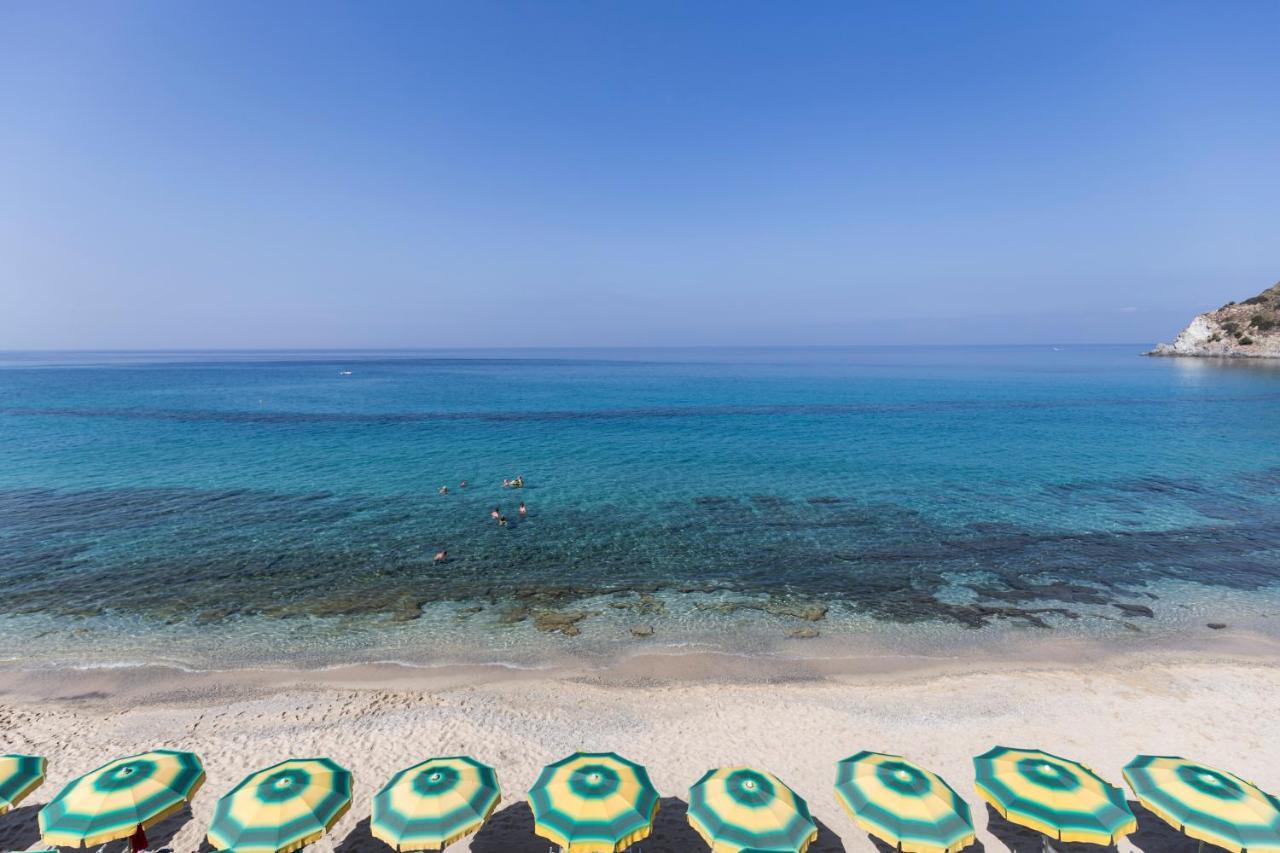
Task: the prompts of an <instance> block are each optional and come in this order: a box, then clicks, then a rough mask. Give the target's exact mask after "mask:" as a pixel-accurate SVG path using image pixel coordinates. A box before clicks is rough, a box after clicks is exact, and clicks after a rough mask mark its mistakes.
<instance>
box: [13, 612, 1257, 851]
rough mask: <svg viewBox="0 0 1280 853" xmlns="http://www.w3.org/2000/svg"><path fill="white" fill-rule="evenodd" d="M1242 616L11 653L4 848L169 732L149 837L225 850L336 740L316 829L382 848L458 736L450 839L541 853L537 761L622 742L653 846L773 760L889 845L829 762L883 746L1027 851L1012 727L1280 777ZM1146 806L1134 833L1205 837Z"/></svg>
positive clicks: (340, 842)
mask: <svg viewBox="0 0 1280 853" xmlns="http://www.w3.org/2000/svg"><path fill="white" fill-rule="evenodd" d="M1229 634H1230V632H1224V636H1221V637H1214V639H1213V642H1214V643H1216V644H1217V645H1216V646H1214V645H1212V644H1210V646H1209V647H1200V648H1195V649H1189V648H1182V649H1177V648H1148V649H1143V650H1140V651H1139V650H1130V651H1128V652H1126V653H1125V654H1123V655H1114V654H1112V655H1104V654H1103V653H1102V651H1101V650H1100V649H1098V648H1095V647H1091V646H1089V645H1086V644H1071V645H1068V646H1065V647H1059V648H1058V649H1057V652H1056V653H1055V654H1047V653H1041V654H1038V655H1034V656H1029V657H1027V658H1020V659H1017V660H1015V659H1000V660H995V659H992V658H991V657H990V656H989V655H988V656H984V657H981V658H974V659H969V660H966V659H964V658H962V657H961V658H955V659H951V660H946V661H940V660H931V661H927V662H921V661H909V660H903V661H896V662H895V661H887V660H881V661H879V663H878V664H876V665H870V664H868V663H867V662H866V661H860V662H858V663H857V664H856V665H849V664H848V662H840V661H831V660H827V661H812V662H808V663H804V662H798V661H777V660H774V661H765V662H762V661H758V660H751V659H746V658H730V657H720V656H715V655H698V656H687V657H669V656H647V657H637V658H633V659H631V660H629V661H626V662H624V663H620V664H618V665H616V666H614V667H611V668H609V669H607V670H586V669H578V670H575V669H574V668H572V667H566V668H562V669H557V670H554V671H515V670H507V669H503V668H498V667H489V668H481V669H477V668H442V669H437V670H431V669H408V668H402V667H353V668H347V669H340V670H328V671H322V672H286V671H262V670H257V671H242V672H232V673H203V674H197V673H183V672H177V671H173V670H158V669H155V670H151V669H146V670H108V671H103V670H96V671H74V672H70V671H60V672H48V671H45V672H22V671H16V670H10V671H6V672H3V673H0V715H2V716H0V720H2V722H3V732H2V734H0V739H2V740H3V743H0V747H2V751H6V752H7V751H22V752H34V753H39V754H43V755H45V756H47V757H48V759H49V778H48V780H47V782H46V783H45V786H44V787H43V788H42V789H40V790H39V791H37V792H36V793H35V794H34V795H33V796H32V798H31V799H30V800H29V801H28V804H26V805H24V806H23V807H22V808H20V809H18V810H17V811H15V812H13V813H11V814H9V815H6V816H4V817H0V850H24V849H28V848H31V847H35V846H38V843H39V840H38V838H37V837H36V833H35V825H36V820H35V815H36V812H37V810H38V808H39V806H40V805H41V804H42V803H44V802H45V801H46V800H47V799H48V798H50V797H52V796H53V794H54V793H56V791H57V790H58V789H59V788H60V787H61V786H62V785H63V784H64V783H66V782H67V781H68V780H69V779H71V778H72V777H74V776H76V775H78V774H80V773H83V772H85V771H87V770H90V769H92V768H94V767H96V766H97V765H99V764H101V763H103V762H105V761H107V760H109V759H111V758H113V757H116V756H120V755H126V754H129V753H133V752H138V751H142V750H145V749H150V748H153V747H169V748H178V749H189V750H194V751H196V752H198V753H199V754H200V755H201V757H202V758H203V759H204V762H205V768H206V770H207V772H208V783H207V785H206V787H205V789H204V790H203V791H202V792H201V793H200V794H199V795H198V796H197V797H196V800H195V803H194V808H193V810H192V812H190V813H184V814H182V815H179V816H178V817H177V818H173V819H170V820H169V821H168V822H166V823H165V824H164V825H162V826H161V827H158V828H157V829H156V830H155V831H153V832H152V833H151V836H152V841H153V843H155V842H159V843H160V844H165V845H169V846H172V847H173V849H174V850H175V851H178V853H187V852H188V851H195V850H199V849H201V848H202V847H203V848H204V849H208V848H207V845H205V844H204V842H203V829H204V826H205V824H206V823H207V821H208V820H209V818H210V815H211V813H212V810H213V805H214V801H215V800H216V799H217V797H218V796H220V795H221V794H223V793H224V792H225V791H226V790H228V789H229V788H230V787H231V786H232V785H234V784H235V783H236V782H237V781H239V780H240V778H241V777H242V776H244V775H245V774H246V773H248V772H249V771H251V770H253V769H256V768H258V767H261V766H265V765H267V764H270V763H273V762H275V761H277V760H280V759H282V758H284V757H286V756H291V755H297V756H309V755H327V756H330V757H332V758H334V759H336V760H337V761H339V762H340V763H342V764H344V765H346V766H347V767H349V768H350V769H351V770H352V771H354V773H355V778H356V797H355V803H354V805H353V807H352V809H351V812H350V813H349V814H348V815H347V816H346V817H345V818H343V820H342V821H341V822H340V823H339V824H338V825H337V826H336V827H335V828H334V830H333V832H331V833H330V834H329V836H328V837H326V838H325V839H324V840H322V841H321V842H319V843H317V844H316V845H314V847H313V848H312V849H316V850H324V851H328V850H333V849H336V850H341V851H352V852H353V853H354V851H375V850H377V851H379V853H386V850H387V848H386V847H384V846H383V845H381V844H380V843H379V842H376V841H373V840H372V839H371V838H370V836H369V830H368V815H369V801H370V797H371V796H372V794H373V793H374V791H375V790H376V789H377V788H378V787H379V786H380V785H381V784H382V783H383V782H384V781H385V780H386V779H387V778H388V777H389V776H390V775H391V774H392V773H393V772H394V771H396V770H398V769H399V768H401V767H404V766H406V765H408V764H411V763H414V762H416V761H418V760H420V759H422V758H425V757H428V756H431V755H439V754H454V753H468V754H471V755H474V756H475V757H477V758H479V759H481V760H482V761H486V762H488V763H490V764H492V765H494V766H495V767H496V768H497V769H498V775H499V780H500V781H501V783H502V786H503V790H504V792H505V799H504V802H503V804H502V805H501V806H500V807H499V811H498V813H497V814H496V815H495V817H494V819H493V820H492V821H490V824H489V826H488V827H486V829H485V830H484V831H482V832H481V833H480V835H478V836H477V837H475V838H473V839H471V840H470V841H468V842H461V843H459V844H457V845H455V846H454V847H453V848H450V850H456V851H467V850H470V851H474V853H535V851H536V853H546V851H547V849H548V845H547V843H546V842H544V841H541V840H539V839H537V838H536V837H535V836H533V835H532V832H531V826H532V822H531V819H530V817H529V812H528V809H527V807H526V806H525V804H524V801H523V800H524V792H525V790H527V788H528V787H529V785H530V784H531V783H532V782H533V781H534V779H535V777H536V775H537V773H538V770H539V769H540V768H541V767H542V765H544V764H546V763H547V762H550V761H553V760H555V759H558V758H560V757H562V756H564V755H566V754H567V753H569V752H572V751H574V750H578V749H584V750H616V751H618V752H621V753H622V754H623V755H626V756H627V757H629V758H631V759H633V760H635V761H638V762H641V763H643V764H645V765H646V766H647V767H648V768H649V772H650V774H651V776H652V778H653V781H654V783H655V785H657V787H658V789H659V790H660V791H662V792H663V794H664V795H665V798H664V800H663V811H662V813H661V815H660V818H659V822H658V826H657V829H656V831H655V833H654V835H653V837H652V838H651V839H650V840H649V841H646V842H644V843H642V844H641V845H639V847H638V848H637V849H639V850H642V851H644V853H668V851H681V853H684V851H689V853H699V851H705V850H706V847H705V845H703V844H702V843H701V842H700V841H699V840H698V839H697V837H696V836H695V835H694V834H693V833H692V832H691V831H690V830H689V829H688V827H687V826H686V825H685V823H684V821H683V817H682V808H683V799H684V798H685V797H687V791H688V787H689V785H690V784H691V783H693V782H694V781H695V780H697V778H698V777H699V775H701V773H702V772H703V771H705V770H706V769H707V768H710V767H714V766H719V765H725V764H741V763H749V764H754V765H757V766H759V767H762V768H765V769H768V770H771V771H773V772H774V773H776V774H777V775H778V776H780V777H781V778H782V779H783V780H784V781H786V782H787V783H788V784H790V785H791V786H792V787H793V788H795V789H796V791H798V792H799V793H800V794H801V795H803V796H804V797H806V798H807V799H808V800H809V803H810V806H811V808H812V810H813V813H814V816H815V817H816V818H817V819H818V821H819V822H820V824H821V826H822V834H821V836H820V837H819V841H818V843H817V845H815V847H813V848H812V849H813V850H814V851H815V853H832V851H849V853H853V851H872V850H877V849H880V850H884V849H887V848H882V847H877V846H875V845H874V844H873V843H872V842H871V840H870V839H868V837H867V835H866V834H865V833H863V832H861V831H859V830H858V829H857V828H856V827H855V826H854V825H853V823H852V822H851V821H850V820H849V819H848V818H847V817H846V816H845V815H844V813H843V812H842V810H841V808H840V807H839V806H838V805H837V803H836V800H835V798H834V796H833V794H832V789H831V784H832V780H833V778H834V766H833V765H834V762H835V761H836V760H837V759H839V758H842V757H844V756H846V755H849V754H850V753H853V752H855V751H857V750H859V749H864V748H867V749H875V750H880V751H886V752H898V753H902V754H904V755H906V756H908V757H910V758H912V759H914V760H916V761H919V762H921V763H922V764H924V765H926V766H928V767H930V768H932V769H934V770H936V771H937V772H939V773H941V774H942V775H943V776H944V777H945V778H947V779H949V780H950V781H951V783H952V785H953V786H955V787H956V788H957V790H959V791H960V792H961V793H962V794H963V795H964V796H966V797H967V798H968V799H969V801H970V803H971V805H972V806H973V810H974V816H975V820H976V822H977V824H978V826H979V838H980V840H981V844H982V846H983V848H985V849H986V850H988V851H1000V850H1006V849H1014V850H1022V851H1028V853H1029V852H1030V851H1032V850H1039V841H1038V839H1037V837H1036V836H1033V835H1031V834H1029V833H1026V832H1025V831H1020V830H1017V829H1016V828H1014V827H1011V826H1010V825H1008V824H1006V823H1004V822H1003V821H1001V820H1000V819H999V818H997V817H993V816H992V815H991V813H990V812H989V811H988V810H987V808H986V807H985V806H983V804H982V803H981V801H980V800H979V799H978V798H977V796H976V795H975V794H974V792H973V788H972V785H971V779H972V764H971V760H970V757H971V756H973V755H975V754H978V753H980V752H982V751H984V750H986V749H988V748H989V747H991V746H992V745H994V744H997V743H999V744H1006V745H1010V746H1035V747H1041V748H1044V749H1048V750H1051V751H1054V752H1057V753H1060V754H1062V755H1065V756H1069V757H1073V758H1076V759H1078V760H1080V761H1083V762H1085V763H1086V764H1088V765H1090V766H1092V767H1094V768H1095V769H1096V770H1098V771H1099V772H1101V773H1102V774H1103V775H1104V776H1105V777H1107V778H1109V779H1111V780H1112V781H1113V782H1116V783H1120V782H1121V781H1122V778H1121V775H1120V768H1121V766H1122V765H1124V764H1125V762H1127V761H1128V760H1129V759H1130V758H1131V757H1132V756H1133V755H1134V754H1135V753H1138V752H1150V753H1162V754H1182V755H1186V756H1188V757H1194V758H1196V759H1198V760H1201V761H1204V762H1207V763H1210V764H1216V765H1220V766H1222V767H1225V768H1227V769H1231V770H1234V771H1235V772H1237V773H1239V774H1241V775H1243V776H1245V777H1246V778H1252V779H1253V780H1254V781H1256V782H1257V783H1258V784H1260V785H1261V786H1263V787H1264V788H1266V789H1269V790H1272V791H1276V790H1280V738H1277V737H1276V732H1277V730H1278V729H1277V724H1276V722H1275V711H1276V707H1277V702H1278V700H1280V646H1278V645H1277V643H1276V642H1275V641H1274V640H1271V639H1268V638H1265V637H1261V636H1253V635H1236V636H1229ZM1140 818H1141V829H1140V831H1139V833H1138V834H1137V835H1136V836H1135V837H1134V838H1133V839H1132V841H1131V842H1130V841H1126V842H1124V843H1123V844H1122V845H1121V847H1120V849H1121V850H1134V849H1140V850H1144V851H1148V852H1149V853H1150V851H1162V853H1163V852H1164V851H1170V853H1177V851H1181V850H1186V851H1192V850H1194V849H1195V846H1194V845H1191V844H1184V843H1183V842H1182V841H1181V840H1179V839H1178V838H1177V836H1175V835H1173V834H1172V833H1170V832H1168V831H1166V830H1165V829H1164V828H1163V826H1162V825H1160V824H1159V822H1158V821H1156V820H1155V819H1154V818H1151V817H1150V816H1149V815H1145V814H1140ZM160 844H155V846H160ZM119 847H120V845H115V846H114V847H113V849H118V848H119ZM975 849H977V848H975ZM1087 849H1094V850H1096V849H1098V848H1087Z"/></svg>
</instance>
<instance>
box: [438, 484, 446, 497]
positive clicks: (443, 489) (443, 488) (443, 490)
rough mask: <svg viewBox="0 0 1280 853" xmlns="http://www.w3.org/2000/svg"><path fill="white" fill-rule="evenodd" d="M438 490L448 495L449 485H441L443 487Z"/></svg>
mask: <svg viewBox="0 0 1280 853" xmlns="http://www.w3.org/2000/svg"><path fill="white" fill-rule="evenodd" d="M438 491H439V492H440V494H442V495H447V494H449V487H448V486H441V487H440V488H439V490H438Z"/></svg>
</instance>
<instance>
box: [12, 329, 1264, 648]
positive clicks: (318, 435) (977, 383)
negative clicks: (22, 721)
mask: <svg viewBox="0 0 1280 853" xmlns="http://www.w3.org/2000/svg"><path fill="white" fill-rule="evenodd" d="M1142 349H1143V348H1142V347H1141V346H1122V347H1060V348H1055V347H1013V348H919V349H911V348H868V349H793V350H713V349H710V350H690V351H670V350H654V351H636V350H630V351H567V352H550V351H523V352H509V353H503V352H474V351H473V352H458V353H447V352H420V353H406V352H395V353H368V352H361V353H274V352H272V353H141V354H121V353H115V354H91V353H67V354H47V353H40V354H17V353H9V354H4V355H0V583H3V588H4V590H5V592H4V595H3V596H0V641H2V642H3V647H4V648H5V649H6V650H7V655H8V657H10V658H11V659H12V660H14V661H17V662H19V663H24V662H81V663H85V662H88V663H100V664H111V663H122V662H126V661H140V660H158V659H164V660H173V661H177V662H182V663H188V664H191V665H197V666H198V665H207V664H223V663H231V662H272V661H278V660H288V661H304V662H308V663H324V662H330V661H341V660H360V659H380V658H386V657H392V658H397V659H404V660H412V661H420V662H431V661H437V660H450V659H454V658H460V659H492V660H511V661H529V660H533V659H534V658H536V657H537V656H538V655H540V654H543V653H545V652H548V651H550V650H554V649H558V648H570V649H599V648H605V647H614V646H616V647H631V646H632V645H634V644H639V645H642V646H643V645H645V644H649V645H668V646H671V645H681V644H695V645H696V644H702V643H708V644H711V645H719V646H729V647H736V646H742V647H753V646H752V643H754V642H756V641H757V640H756V639H751V638H757V639H758V638H766V637H767V638H784V637H786V636H787V634H789V633H790V632H792V631H794V630H796V629H798V628H806V627H810V628H815V629H817V630H818V631H819V632H820V633H821V634H823V635H824V637H828V638H830V637H837V638H839V637H848V638H873V637H875V636H877V634H883V635H885V636H888V635H891V634H892V635H893V636H915V635H918V636H929V635H930V634H931V633H932V634H934V635H937V636H962V637H964V636H971V637H975V638H977V637H981V636H983V635H985V634H987V633H989V632H999V631H1010V630H1015V631H1023V632H1024V633H1027V632H1037V633H1040V632H1043V631H1046V630H1048V631H1059V632H1088V633H1095V634H1099V635H1108V633H1109V632H1110V633H1114V634H1115V635H1116V636H1123V635H1125V634H1143V635H1154V634H1160V633H1161V632H1164V633H1170V632H1172V633H1177V632H1189V631H1195V630H1201V631H1203V630H1206V629H1205V628H1204V623H1205V621H1207V620H1208V621H1212V620H1214V619H1220V620H1221V621H1226V622H1231V623H1233V624H1238V623H1240V622H1242V621H1247V622H1249V624H1251V625H1252V626H1253V627H1258V626H1262V627H1266V626H1268V625H1271V624H1277V625H1280V606H1278V605H1277V602H1278V601H1280V514H1278V512H1277V511H1278V510H1280V370H1278V369H1276V368H1275V367H1274V366H1269V365H1265V364H1259V363H1252V364H1246V363H1221V362H1209V361H1200V360H1188V359H1149V358H1142V357H1140V356H1139V353H1140V352H1141V350H1142ZM517 474H521V475H523V476H524V478H525V482H526V488H524V489H523V490H520V491H513V490H504V489H503V488H502V487H501V482H502V480H503V479H504V478H506V477H513V476H515V475H517ZM462 480H466V481H468V483H469V485H468V486H467V487H466V488H465V489H464V488H462V487H461V486H460V483H461V481H462ZM442 485H447V486H448V487H449V494H447V495H441V494H438V493H437V489H438V488H439V487H440V486H442ZM520 500H524V501H525V502H526V503H527V505H528V508H529V514H528V516H527V517H526V518H521V517H519V516H518V514H517V512H516V506H517V504H518V502H519V501H520ZM495 506H496V507H500V508H501V511H502V512H503V513H504V514H505V515H506V516H507V517H508V518H509V519H510V523H509V525H508V526H507V527H505V528H501V527H499V526H498V525H497V524H495V523H494V522H493V521H492V520H491V519H490V517H489V513H490V511H491V510H492V509H494V507H495ZM440 549H448V551H449V555H450V556H449V560H448V562H447V563H445V564H444V565H442V566H437V565H434V564H433V562H432V556H433V555H434V554H435V552H436V551H438V550H440ZM824 609H825V616H823V618H821V619H817V618H815V617H817V616H820V615H822V614H823V611H824ZM584 614H585V615H584ZM579 616H581V618H580V619H579V621H577V622H576V623H574V624H573V627H571V628H569V629H568V631H569V634H573V633H574V632H575V631H578V632H580V635H578V636H567V635H566V634H564V633H557V632H548V631H547V630H545V629H554V628H556V627H558V626H561V627H562V626H563V625H564V624H565V620H569V621H572V620H573V619H574V618H576V617H579ZM1273 617H1274V618H1273ZM1268 619H1273V621H1272V622H1268V621H1267V620H1268ZM557 620H560V621H559V622H557ZM540 629H542V630H540ZM632 629H637V630H639V631H640V633H647V630H648V629H652V631H653V633H652V636H647V637H644V638H641V639H636V638H634V637H633V636H632ZM970 629H976V630H970ZM784 642H789V643H791V644H793V645H794V644H799V643H800V642H801V641H799V640H790V641H784ZM851 642H852V639H851Z"/></svg>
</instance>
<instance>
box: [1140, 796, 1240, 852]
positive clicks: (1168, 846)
mask: <svg viewBox="0 0 1280 853" xmlns="http://www.w3.org/2000/svg"><path fill="white" fill-rule="evenodd" d="M1129 809H1130V810H1131V811H1132V812H1133V816H1134V817H1136V818H1137V819H1138V830H1137V832H1134V833H1133V834H1132V835H1130V836H1129V841H1130V842H1131V843H1132V844H1133V846H1134V847H1137V848H1138V849H1139V850H1141V851H1143V853H1226V851H1225V850H1224V849H1223V848H1221V847H1215V846H1214V845H1212V844H1205V845H1204V846H1203V847H1202V846H1201V845H1200V842H1199V841H1196V840H1195V839H1193V838H1188V837H1187V836H1185V835H1183V834H1182V833H1181V832H1178V830H1176V829H1174V828H1173V827H1172V826H1169V824H1167V823H1165V822H1164V821H1163V820H1161V819H1160V818H1159V817H1157V816H1156V814H1155V813H1154V812H1152V811H1151V810H1150V809H1148V808H1146V807H1145V806H1143V805H1142V804H1141V803H1139V802H1137V801H1136V800H1130V801H1129Z"/></svg>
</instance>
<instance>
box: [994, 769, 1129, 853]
mask: <svg viewBox="0 0 1280 853" xmlns="http://www.w3.org/2000/svg"><path fill="white" fill-rule="evenodd" d="M973 767H974V771H975V774H976V776H975V780H974V784H975V786H976V787H977V789H978V793H979V794H981V795H982V798H983V799H985V800H986V801H987V802H989V803H991V805H992V807H994V808H995V810H996V811H998V812H999V813H1000V814H1001V815H1002V816H1003V817H1004V818H1005V819H1006V820H1009V821H1012V822H1013V823H1016V824H1020V825H1022V826H1026V827H1029V828H1031V829H1034V830H1036V831H1037V832H1041V833H1044V834H1045V835H1047V836H1049V837H1050V838H1056V839H1057V840H1059V841H1068V842H1077V841H1079V842H1085V843H1088V844H1114V843H1115V841H1116V839H1118V838H1122V837H1123V836H1126V835H1128V834H1129V833H1131V832H1133V831H1134V830H1135V829H1137V827H1138V821H1137V820H1136V819H1135V818H1134V816H1133V812H1131V811H1129V804H1128V803H1126V802H1125V799H1124V794H1123V793H1122V792H1121V791H1120V789H1119V788H1117V787H1115V786H1114V785H1111V784H1109V783H1108V782H1107V781H1106V780H1104V779H1103V778H1102V777H1100V776H1098V775H1097V774H1096V773H1094V772H1093V771H1092V770H1090V769H1089V768H1088V767H1085V766H1084V765H1083V764H1080V763H1078V762H1075V761H1070V760H1068V759H1066V758H1061V757H1059V756H1057V755H1053V754H1051V753H1048V752H1041V751H1040V750H1038V749H1011V748H1009V747H1004V746H997V747H995V748H994V749H992V750H990V751H989V752H986V753H983V754H982V755H979V756H978V757H977V758H975V759H973Z"/></svg>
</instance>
